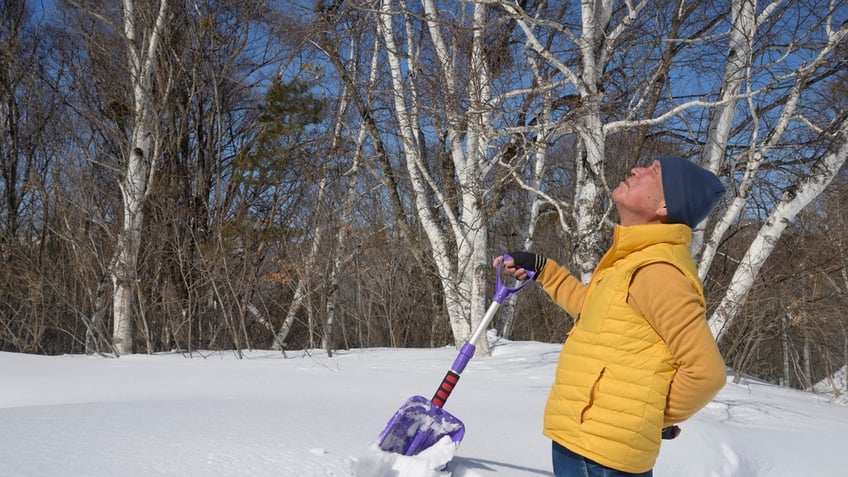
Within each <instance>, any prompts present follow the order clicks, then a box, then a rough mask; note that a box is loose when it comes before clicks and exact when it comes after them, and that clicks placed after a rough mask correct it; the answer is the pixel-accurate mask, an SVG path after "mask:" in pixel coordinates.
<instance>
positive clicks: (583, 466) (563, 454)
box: [552, 442, 653, 477]
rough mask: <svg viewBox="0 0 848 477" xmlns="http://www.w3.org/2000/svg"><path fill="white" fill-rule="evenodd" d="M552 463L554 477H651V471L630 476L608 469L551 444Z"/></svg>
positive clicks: (555, 444)
mask: <svg viewBox="0 0 848 477" xmlns="http://www.w3.org/2000/svg"><path fill="white" fill-rule="evenodd" d="M552 455H553V463H554V476H555V477H652V476H653V471H652V470H649V471H647V472H643V473H641V474H630V473H627V472H622V471H620V470H615V469H610V468H609V467H606V466H603V465H601V464H599V463H597V462H595V461H593V460H589V459H587V458H585V457H583V456H581V455H578V454H575V453H574V452H571V451H570V450H568V449H566V448H565V447H563V446H561V445H559V444H557V443H556V442H554V443H553V452H552Z"/></svg>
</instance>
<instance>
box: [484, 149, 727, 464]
mask: <svg viewBox="0 0 848 477" xmlns="http://www.w3.org/2000/svg"><path fill="white" fill-rule="evenodd" d="M723 194H724V187H723V186H722V184H721V182H720V181H719V180H718V178H717V177H716V176H715V175H713V174H712V173H711V172H709V171H707V170H706V169H703V168H701V167H699V166H697V165H695V164H694V163H692V162H689V161H687V160H684V159H681V158H674V157H663V158H660V159H659V160H656V161H654V162H653V163H652V164H651V165H650V166H648V167H637V168H634V169H633V170H632V171H631V175H630V176H629V177H628V178H626V179H625V180H624V181H622V182H621V183H620V184H619V185H618V187H616V188H615V190H613V192H612V199H613V202H615V205H616V208H617V209H618V213H619V220H620V225H619V226H616V227H615V231H614V239H613V244H612V246H611V247H610V249H609V250H608V251H607V252H606V254H605V255H604V256H603V258H601V261H600V262H599V263H598V265H597V267H596V268H595V271H594V272H593V274H592V279H591V281H590V282H589V283H588V284H586V285H584V284H583V283H581V282H580V280H578V279H577V278H575V277H573V276H572V275H571V274H570V273H569V272H568V270H566V269H565V268H563V267H562V266H560V265H558V264H557V263H556V262H554V261H553V260H549V259H547V258H545V257H542V256H540V255H536V254H533V253H529V252H512V253H510V255H511V256H512V257H513V260H506V261H505V262H504V268H505V270H507V271H508V272H509V273H512V274H513V275H514V276H515V277H516V278H519V279H525V278H526V277H527V275H526V273H525V270H536V272H537V273H536V275H535V277H534V278H535V279H536V280H537V281H538V282H539V283H541V284H542V286H543V287H544V289H545V291H546V292H547V293H548V294H549V295H550V297H551V298H552V299H553V300H554V301H555V302H556V303H557V304H558V305H560V306H561V307H562V308H564V309H565V311H566V312H568V313H569V314H570V315H571V316H573V317H576V318H577V321H576V323H575V325H574V327H573V328H572V330H571V331H570V332H569V334H568V338H567V339H566V340H565V344H564V345H563V347H562V351H561V353H560V357H559V363H558V365H557V370H556V375H555V378H554V383H553V385H552V387H551V392H550V396H549V397H548V402H547V405H546V406H545V417H544V434H545V435H546V436H547V437H549V438H551V439H552V440H553V467H554V474H555V475H556V476H557V477H562V476H605V477H606V476H632V475H639V476H651V475H652V468H653V466H654V463H655V462H656V458H657V455H658V454H659V449H660V442H661V438H662V435H663V430H664V429H666V430H673V432H672V435H671V436H668V437H671V438H673V437H674V436H676V432H679V429H678V428H677V427H676V426H675V424H676V423H679V422H681V421H684V420H686V419H687V418H689V417H690V416H692V415H693V414H694V413H695V412H697V411H698V410H699V409H701V408H702V407H703V406H704V405H706V404H707V403H708V402H709V401H710V399H712V398H713V396H715V395H716V393H718V391H719V390H720V389H721V387H722V386H723V385H724V384H725V382H726V379H727V376H726V367H725V365H724V361H723V360H722V358H721V355H720V353H719V350H718V347H717V346H716V343H715V340H714V339H713V336H712V334H711V333H710V330H709V327H708V325H707V322H706V308H705V302H704V294H703V289H702V285H701V282H700V280H699V279H698V273H697V268H696V266H695V263H694V260H693V259H692V256H691V254H690V252H689V249H688V245H689V242H690V240H691V237H692V228H693V227H695V226H696V225H697V224H698V223H700V222H701V221H702V220H703V219H704V218H705V217H706V216H707V215H709V213H710V211H711V210H712V209H713V207H715V205H716V204H717V203H718V201H719V199H720V198H721V196H722V195H723ZM501 260H502V257H498V258H497V259H495V265H496V266H497V264H499V263H500V261H501Z"/></svg>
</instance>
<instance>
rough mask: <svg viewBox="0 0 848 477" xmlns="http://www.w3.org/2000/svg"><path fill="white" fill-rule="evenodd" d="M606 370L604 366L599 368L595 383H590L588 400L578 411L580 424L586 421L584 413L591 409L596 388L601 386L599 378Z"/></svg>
mask: <svg viewBox="0 0 848 477" xmlns="http://www.w3.org/2000/svg"><path fill="white" fill-rule="evenodd" d="M606 370H607V368H606V367H603V368H601V372H600V373H598V377H597V378H595V384H593V385H592V391H591V392H590V393H589V402H588V403H586V407H584V408H583V411H582V412H580V424H583V422H584V421H586V414H587V413H588V412H589V410H590V409H592V406H594V405H595V397H596V396H597V395H598V390H599V389H600V388H601V378H603V377H604V372H605V371H606Z"/></svg>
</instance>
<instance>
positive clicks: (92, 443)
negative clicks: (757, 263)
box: [0, 341, 848, 477]
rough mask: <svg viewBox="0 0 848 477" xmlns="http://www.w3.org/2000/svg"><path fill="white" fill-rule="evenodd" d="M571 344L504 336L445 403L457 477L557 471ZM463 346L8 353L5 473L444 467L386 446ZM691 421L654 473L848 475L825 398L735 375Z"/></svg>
mask: <svg viewBox="0 0 848 477" xmlns="http://www.w3.org/2000/svg"><path fill="white" fill-rule="evenodd" d="M558 352H559V345H551V344H541V343H533V342H505V341H500V342H497V343H495V344H494V347H493V356H491V357H488V358H474V359H472V360H471V363H470V364H469V365H468V367H467V368H466V369H465V371H464V373H463V375H462V379H461V380H460V382H459V384H458V386H457V388H456V390H455V391H454V393H453V395H452V396H451V398H450V399H449V401H448V403H447V404H446V406H445V410H447V411H449V412H450V413H451V414H453V415H455V416H456V417H458V418H460V419H462V420H463V421H464V423H465V427H466V434H465V439H464V440H463V441H462V444H461V445H460V447H459V449H456V450H455V454H454V455H453V458H452V460H451V464H450V469H451V470H452V475H454V476H457V477H463V476H465V477H477V476H491V475H498V476H509V477H513V476H515V477H521V476H546V475H548V476H549V475H551V472H550V443H549V441H548V440H546V439H545V438H544V437H543V436H542V435H541V431H540V429H541V421H542V409H543V407H544V403H545V398H546V397H547V392H548V388H549V385H550V382H551V379H552V375H553V371H554V366H555V363H556V358H557V354H558ZM456 354H457V351H456V350H455V349H453V348H442V349H363V350H352V351H341V352H338V353H337V354H336V355H335V356H334V357H333V358H332V359H328V358H327V357H326V355H325V354H323V353H322V352H320V351H312V352H289V353H288V358H287V359H285V358H283V356H282V355H281V354H280V353H276V352H271V351H253V352H247V353H245V359H242V360H239V359H236V357H235V355H234V354H233V353H194V354H193V357H192V358H191V359H189V357H188V356H187V355H184V354H179V353H174V354H161V355H155V356H149V355H133V356H124V357H121V358H118V359H113V358H102V357H91V356H59V357H44V356H32V355H23V354H13V353H0V429H2V431H1V432H0V476H4V477H6V476H8V477H25V476H38V477H45V476H61V477H75V476H80V477H82V476H84V477H96V476H110V477H112V476H122V477H134V476H139V477H141V476H144V477H149V476H274V477H280V476H285V477H289V476H291V477H313V476H322V477H324V476H350V475H366V476H369V477H378V476H397V477H403V476H408V477H419V476H425V475H426V476H430V475H440V474H439V473H438V472H437V471H429V470H428V471H424V470H423V468H426V467H428V465H427V462H426V461H423V460H422V459H418V458H410V457H401V456H397V455H395V454H388V455H387V454H386V453H381V452H379V451H377V450H375V447H374V446H373V443H374V441H375V440H376V438H377V435H378V434H379V433H380V431H381V430H382V429H383V428H384V427H385V425H386V422H387V421H388V419H389V418H390V417H391V415H392V414H393V413H394V412H395V411H396V410H397V409H398V408H399V407H400V406H401V404H403V403H404V402H405V401H406V399H407V398H408V397H410V396H412V395H416V394H420V395H423V396H426V397H428V398H429V397H431V396H432V394H433V392H434V391H435V389H436V387H437V386H438V385H439V383H440V382H441V379H442V377H443V376H444V373H445V372H446V371H447V369H448V368H449V367H450V365H451V364H452V363H453V360H454V358H455V357H456ZM682 427H683V433H682V435H681V436H680V437H679V438H678V439H676V440H673V441H665V443H664V444H663V448H662V452H661V454H660V457H659V461H658V463H657V466H656V468H655V471H654V475H656V476H658V477H662V476H683V475H685V476H688V477H699V476H710V477H713V476H715V477H734V476H738V477H748V476H752V477H753V476H763V477H765V476H768V477H780V476H793V477H795V476H801V475H804V476H806V475H815V476H820V477H821V476H843V475H846V473H845V467H844V466H845V455H846V454H845V452H846V449H848V447H846V443H848V407H846V406H845V405H840V404H835V403H830V402H826V400H825V399H824V398H823V397H822V396H820V395H814V394H810V393H804V392H800V391H793V390H788V389H782V388H778V387H775V386H771V385H767V384H761V383H754V382H743V383H742V384H738V385H737V384H733V383H732V382H729V383H728V384H727V386H726V387H725V388H724V389H723V390H722V391H721V393H720V394H719V395H718V397H717V398H716V399H715V400H714V401H713V402H712V403H711V404H710V405H709V406H708V407H707V408H706V409H705V410H703V411H702V412H701V413H699V414H698V415H697V416H696V417H694V418H693V419H691V420H690V421H689V422H687V423H684V424H683V426H682ZM434 450H436V451H439V452H446V453H447V454H448V455H449V454H450V453H451V452H452V451H453V449H450V448H447V449H445V448H440V447H439V446H435V447H434ZM438 457H439V456H438V455H436V456H435V460H438ZM431 458H432V456H431ZM444 475H447V474H444Z"/></svg>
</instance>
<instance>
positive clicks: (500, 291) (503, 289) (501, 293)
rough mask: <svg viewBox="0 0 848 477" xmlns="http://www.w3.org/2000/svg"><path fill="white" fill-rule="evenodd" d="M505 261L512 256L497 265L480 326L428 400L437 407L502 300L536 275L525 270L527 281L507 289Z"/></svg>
mask: <svg viewBox="0 0 848 477" xmlns="http://www.w3.org/2000/svg"><path fill="white" fill-rule="evenodd" d="M507 259H512V256H510V255H509V254H507V253H505V254H504V255H503V260H501V263H499V264H498V271H497V273H496V274H495V276H496V279H495V296H494V297H493V298H492V304H491V305H489V309H488V310H487V311H486V315H485V316H484V317H483V319H482V320H481V321H480V324H479V325H477V329H476V330H474V333H473V334H472V335H471V338H470V339H469V340H468V341H467V342H465V344H464V345H462V347H461V348H460V350H459V354H458V355H457V357H456V360H455V361H454V362H453V366H451V369H450V370H448V372H447V374H445V377H444V378H443V379H442V384H440V385H439V389H437V390H436V394H434V395H433V399H431V400H430V401H432V402H433V404H435V405H436V406H437V407H440V408H441V407H442V406H444V405H445V401H447V400H448V397H450V395H451V393H452V392H453V388H454V387H456V383H457V382H459V375H460V373H462V371H463V370H465V365H467V364H468V361H470V360H471V358H472V357H473V356H474V351H475V350H476V346H474V343H476V342H477V340H478V339H480V337H481V336H482V334H483V332H485V331H486V327H487V326H489V322H490V321H492V318H493V317H494V316H495V313H496V312H497V311H498V308H500V306H501V305H502V304H503V302H504V300H506V299H507V298H509V297H511V296H512V295H515V294H516V293H518V292H519V291H521V289H522V288H524V287H526V286H527V285H528V284H529V283H530V282H531V281H532V279H533V277H534V276H535V275H536V270H525V272H526V273H527V279H526V280H524V281H523V282H522V283H521V284H520V285H518V286H516V287H508V286H506V285H504V283H503V281H501V273H502V272H503V262H504V260H507Z"/></svg>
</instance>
